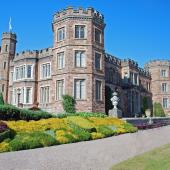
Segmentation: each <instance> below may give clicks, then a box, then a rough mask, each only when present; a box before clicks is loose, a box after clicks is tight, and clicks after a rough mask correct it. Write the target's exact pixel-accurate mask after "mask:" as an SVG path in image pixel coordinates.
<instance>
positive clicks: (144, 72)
mask: <svg viewBox="0 0 170 170" xmlns="http://www.w3.org/2000/svg"><path fill="white" fill-rule="evenodd" d="M138 71H139V75H142V76H145V77H149V78H151V74H150V72H149V71H147V70H145V69H143V68H140V67H138Z"/></svg>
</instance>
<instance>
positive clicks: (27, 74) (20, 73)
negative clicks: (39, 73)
mask: <svg viewBox="0 0 170 170" xmlns="http://www.w3.org/2000/svg"><path fill="white" fill-rule="evenodd" d="M12 77H13V75H12ZM31 77H32V65H22V66H19V67H16V68H15V79H16V80H22V79H25V78H31Z"/></svg>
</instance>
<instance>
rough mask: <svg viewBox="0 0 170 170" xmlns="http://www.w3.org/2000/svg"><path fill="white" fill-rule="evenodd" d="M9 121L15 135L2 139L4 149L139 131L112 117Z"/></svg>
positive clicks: (71, 117)
mask: <svg viewBox="0 0 170 170" xmlns="http://www.w3.org/2000/svg"><path fill="white" fill-rule="evenodd" d="M5 123H6V124H7V126H8V127H9V129H11V130H12V131H14V132H15V136H7V137H6V138H5V139H3V141H1V143H0V152H6V151H17V150H23V149H33V148H38V147H45V146H51V145H58V144H66V143H73V142H79V141H87V140H93V139H100V138H104V137H108V136H113V135H118V134H122V133H132V132H136V131H137V128H136V127H134V126H132V125H131V124H129V123H126V122H125V121H123V120H119V119H116V118H110V117H92V116H89V117H87V116H67V117H65V118H50V119H41V120H38V121H34V120H31V121H24V120H19V121H6V122H5Z"/></svg>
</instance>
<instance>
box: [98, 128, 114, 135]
mask: <svg viewBox="0 0 170 170" xmlns="http://www.w3.org/2000/svg"><path fill="white" fill-rule="evenodd" d="M97 132H98V133H101V134H103V135H104V136H105V137H108V136H112V135H114V134H115V131H114V130H112V129H111V128H109V127H108V126H99V127H97Z"/></svg>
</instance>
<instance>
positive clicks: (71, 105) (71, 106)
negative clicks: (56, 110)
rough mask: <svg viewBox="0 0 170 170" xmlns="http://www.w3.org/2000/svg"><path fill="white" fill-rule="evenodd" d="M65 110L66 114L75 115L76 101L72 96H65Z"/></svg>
mask: <svg viewBox="0 0 170 170" xmlns="http://www.w3.org/2000/svg"><path fill="white" fill-rule="evenodd" d="M62 103H63V109H64V111H65V112H66V113H75V100H74V98H73V97H72V96H69V95H63V102H62Z"/></svg>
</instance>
